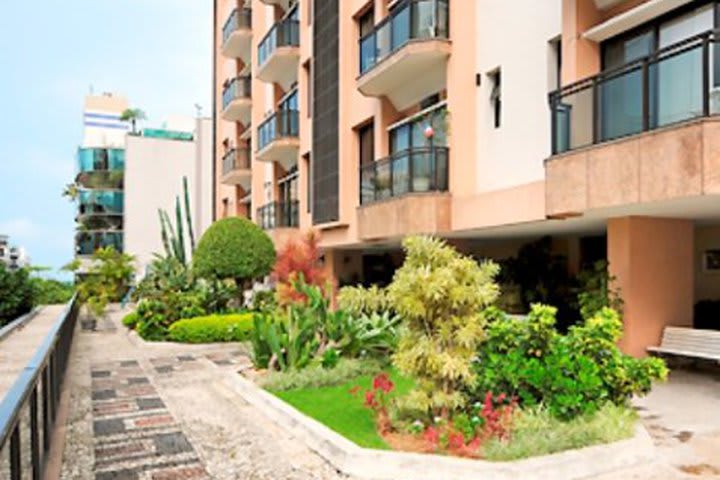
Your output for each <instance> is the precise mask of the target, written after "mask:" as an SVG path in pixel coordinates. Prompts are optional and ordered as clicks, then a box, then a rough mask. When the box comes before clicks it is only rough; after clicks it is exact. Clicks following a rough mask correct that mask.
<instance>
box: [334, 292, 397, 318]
mask: <svg viewBox="0 0 720 480" xmlns="http://www.w3.org/2000/svg"><path fill="white" fill-rule="evenodd" d="M337 305H338V308H340V309H341V310H345V311H346V312H348V313H349V314H350V315H354V316H360V315H376V314H377V315H383V314H385V313H387V312H391V311H392V302H391V301H390V297H389V296H388V293H387V289H384V288H379V287H377V286H375V285H373V286H371V287H369V288H365V287H361V286H355V287H342V288H341V289H340V290H339V292H338V296H337Z"/></svg>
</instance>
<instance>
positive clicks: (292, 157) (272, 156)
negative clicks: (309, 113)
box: [256, 110, 300, 170]
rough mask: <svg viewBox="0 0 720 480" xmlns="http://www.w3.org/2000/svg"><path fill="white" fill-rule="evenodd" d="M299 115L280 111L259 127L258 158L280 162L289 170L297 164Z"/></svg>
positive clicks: (291, 111)
mask: <svg viewBox="0 0 720 480" xmlns="http://www.w3.org/2000/svg"><path fill="white" fill-rule="evenodd" d="M299 131H300V124H299V115H298V111H297V110H278V111H276V112H275V113H273V114H272V115H270V117H268V118H267V119H266V120H265V121H264V122H263V123H261V124H260V127H258V152H257V153H256V158H257V159H258V160H260V161H263V162H278V163H280V164H281V165H282V166H283V168H285V169H286V170H289V169H290V167H292V166H293V165H295V164H296V163H297V159H298V151H299V150H300V139H299V138H298V135H299Z"/></svg>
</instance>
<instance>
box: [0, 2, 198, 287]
mask: <svg viewBox="0 0 720 480" xmlns="http://www.w3.org/2000/svg"><path fill="white" fill-rule="evenodd" d="M211 45H212V0H68V1H59V0H40V1H39V2H29V1H23V0H0V105H2V110H3V111H4V112H5V113H4V114H3V115H1V116H0V234H7V235H10V237H11V243H12V244H17V245H20V246H23V247H25V248H26V250H27V251H28V254H29V255H30V256H31V258H32V263H33V264H34V265H39V266H47V267H51V268H52V269H54V270H57V269H59V268H60V267H62V266H63V265H65V264H66V263H67V262H69V261H70V260H71V259H72V258H73V255H74V252H73V238H74V233H75V224H74V217H75V205H73V204H72V203H71V202H70V201H69V200H67V199H65V198H63V197H62V196H61V193H62V190H63V187H64V186H65V184H67V183H71V182H72V181H73V179H74V176H75V169H76V165H75V152H76V150H77V147H78V145H79V144H80V142H81V141H82V122H83V117H82V107H83V100H84V97H85V95H87V94H88V93H90V91H91V89H92V90H93V91H94V92H95V93H96V94H99V93H102V92H116V93H120V94H122V95H125V96H126V97H127V98H128V100H129V102H130V104H131V106H133V107H137V108H141V109H142V110H144V111H145V113H146V114H147V116H148V120H147V121H146V122H145V124H147V125H156V126H160V125H161V124H162V122H163V121H164V120H165V119H166V118H167V117H168V116H172V115H195V114H196V109H195V107H194V105H195V104H199V105H201V106H202V107H203V112H204V113H205V114H206V115H207V114H209V113H210V106H211V95H212V85H211V82H212V55H211ZM50 276H56V277H58V276H60V274H57V273H54V274H52V273H51V274H50Z"/></svg>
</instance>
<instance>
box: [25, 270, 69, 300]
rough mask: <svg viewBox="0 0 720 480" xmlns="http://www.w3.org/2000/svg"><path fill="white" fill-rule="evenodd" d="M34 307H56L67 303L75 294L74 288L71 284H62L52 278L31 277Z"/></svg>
mask: <svg viewBox="0 0 720 480" xmlns="http://www.w3.org/2000/svg"><path fill="white" fill-rule="evenodd" d="M30 282H31V283H32V286H33V290H34V294H33V302H34V304H35V305H56V304H61V303H67V302H69V301H70V299H71V298H72V296H73V294H74V293H75V286H74V285H73V284H72V283H71V282H63V281H60V280H55V279H52V278H42V277H39V276H34V275H33V276H31V277H30Z"/></svg>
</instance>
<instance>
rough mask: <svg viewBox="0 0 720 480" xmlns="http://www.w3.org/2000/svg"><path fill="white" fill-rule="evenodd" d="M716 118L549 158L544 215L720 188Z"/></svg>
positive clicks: (719, 127) (712, 191)
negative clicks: (545, 212) (545, 213)
mask: <svg viewBox="0 0 720 480" xmlns="http://www.w3.org/2000/svg"><path fill="white" fill-rule="evenodd" d="M718 171H720V122H718V120H717V119H715V118H708V119H702V120H696V121H693V122H690V123H687V124H683V125H680V126H673V127H668V128H665V129H661V130H654V131H651V132H647V133H644V134H640V135H635V136H632V137H629V138H626V139H622V140H617V141H615V142H609V143H604V144H601V145H596V146H594V147H589V148H585V149H583V150H580V151H577V152H571V153H568V154H564V155H559V156H555V157H552V158H551V159H550V160H548V162H547V164H546V182H547V185H546V189H547V214H548V215H562V214H565V213H568V212H576V213H579V212H583V211H586V210H591V209H595V208H603V207H613V206H620V205H626V204H632V203H638V202H654V201H660V200H669V199H674V198H682V197H690V196H699V195H709V194H717V193H720V175H719V174H718Z"/></svg>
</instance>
